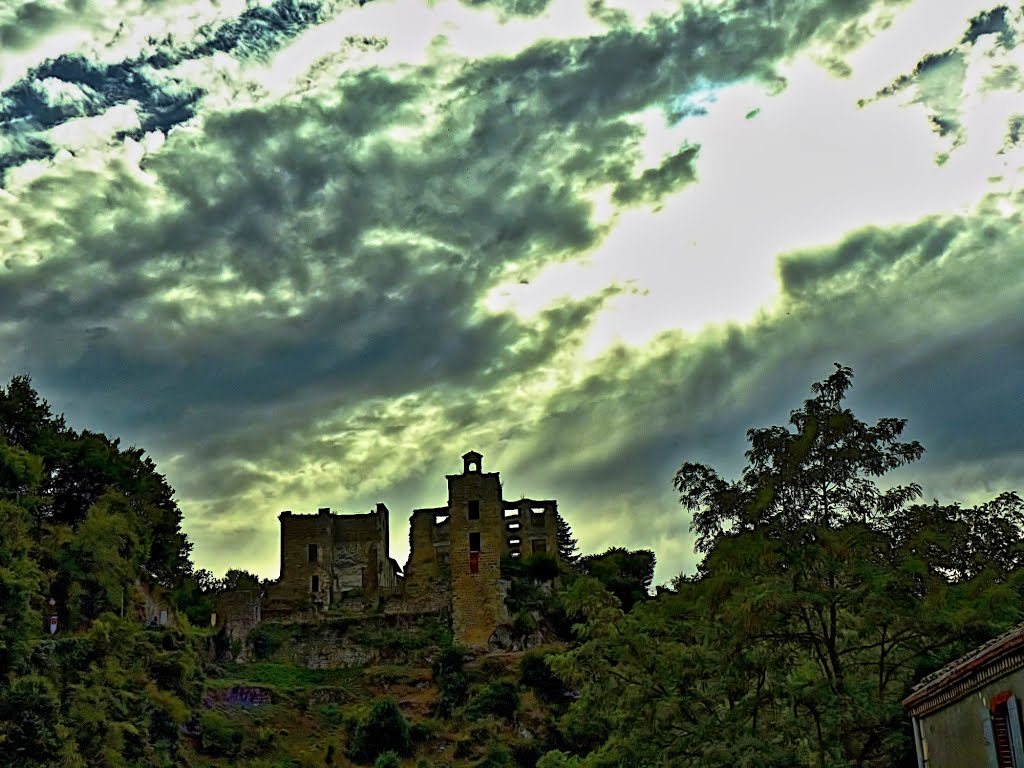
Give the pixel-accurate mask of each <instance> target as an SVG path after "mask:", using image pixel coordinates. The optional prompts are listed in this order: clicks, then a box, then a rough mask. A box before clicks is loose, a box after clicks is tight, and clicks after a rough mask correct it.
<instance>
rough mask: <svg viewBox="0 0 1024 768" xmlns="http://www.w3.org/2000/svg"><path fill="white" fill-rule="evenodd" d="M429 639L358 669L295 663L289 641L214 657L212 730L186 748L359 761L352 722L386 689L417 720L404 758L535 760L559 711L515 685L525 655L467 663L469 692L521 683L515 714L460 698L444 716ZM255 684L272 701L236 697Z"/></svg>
mask: <svg viewBox="0 0 1024 768" xmlns="http://www.w3.org/2000/svg"><path fill="white" fill-rule="evenodd" d="M278 631H279V632H283V630H281V629H280V628H278ZM302 631H304V632H308V631H309V630H308V628H307V629H305V630H302ZM424 637H425V638H426V640H425V642H426V643H427V645H426V646H425V647H421V648H417V649H415V650H414V651H413V650H410V649H409V648H400V647H391V648H385V649H384V650H383V652H382V653H381V656H382V662H381V663H380V664H375V665H372V666H365V667H358V668H342V669H306V668H303V667H298V666H294V665H292V664H290V663H287V662H282V661H281V660H279V659H281V658H287V656H288V649H287V647H284V648H281V649H280V650H279V651H278V652H277V653H275V654H274V656H273V657H272V658H273V660H270V661H260V662H254V663H250V664H237V663H227V664H220V665H217V666H216V667H215V668H213V669H212V670H211V671H212V672H213V673H214V674H215V675H217V676H216V677H211V679H210V680H209V683H208V686H207V706H206V708H205V709H204V712H203V714H202V715H201V720H202V723H203V725H204V726H206V728H207V730H208V733H207V734H206V735H205V736H199V735H196V736H195V737H194V738H193V739H192V740H191V748H190V750H189V753H188V754H187V756H186V757H187V759H188V761H189V763H190V765H191V766H193V767H194V768H200V767H203V768H213V767H214V766H217V767H220V766H240V767H241V768H306V767H307V766H309V767H312V766H318V767H319V766H332V765H333V766H353V765H356V763H353V762H352V761H350V760H349V759H348V758H347V756H346V751H347V739H348V735H349V733H350V725H351V723H352V722H353V721H354V720H355V719H356V718H358V717H359V716H360V715H361V714H363V713H365V712H366V710H367V709H368V707H369V706H370V704H372V702H373V701H375V700H376V699H378V698H385V697H386V698H390V699H392V700H394V701H395V702H397V704H398V705H399V707H400V709H401V710H402V713H403V714H404V715H405V717H406V718H407V719H408V721H409V724H410V726H411V728H412V735H413V741H414V750H415V751H414V754H413V755H412V756H410V757H408V758H405V759H403V761H402V765H403V766H408V767H409V768H414V767H415V768H425V766H430V767H431V768H433V767H435V766H459V767H461V766H481V767H482V768H498V767H499V766H503V765H507V766H516V765H529V766H533V765H534V764H535V762H536V759H537V756H538V755H539V754H540V753H542V752H543V751H544V750H543V742H544V738H545V735H546V734H548V733H550V731H551V729H552V727H553V714H552V713H551V712H550V711H549V710H548V708H547V707H545V706H544V705H542V704H541V703H539V702H538V701H537V699H536V698H535V697H534V696H533V694H532V693H531V692H530V691H529V690H528V689H527V688H525V687H523V686H522V685H519V676H520V675H519V663H520V659H521V657H522V655H523V654H521V653H508V654H491V655H487V656H483V657H479V658H476V659H472V660H469V661H467V664H466V673H467V676H468V679H469V683H470V688H469V694H470V698H472V696H473V694H474V693H476V692H478V691H480V690H482V689H483V688H485V687H486V686H488V685H489V684H494V683H496V682H507V683H511V684H513V685H516V686H517V688H518V691H519V705H518V707H517V709H516V712H515V714H514V715H513V716H512V717H511V718H498V717H493V716H484V717H475V718H474V717H473V713H472V711H470V712H469V713H468V714H467V708H466V707H464V706H463V707H457V708H456V709H455V710H454V711H453V712H452V714H451V716H450V717H448V718H442V717H439V716H438V711H439V708H438V703H439V698H440V694H439V691H438V688H437V686H436V685H435V683H434V680H433V677H432V674H431V670H430V665H429V660H430V658H431V657H432V656H433V654H434V652H435V651H436V649H437V646H436V645H435V644H434V643H433V642H432V641H433V640H434V639H435V638H434V637H432V636H428V635H425V636H424ZM286 645H287V644H285V646H286ZM391 645H393V644H391ZM253 689H256V692H257V697H258V698H264V697H266V694H269V700H270V703H261V704H256V705H252V704H251V703H250V702H238V701H232V694H233V693H234V694H235V696H234V698H235V699H237V698H239V696H238V692H239V691H241V692H242V698H244V697H246V695H251V693H252V691H253ZM261 692H263V693H261Z"/></svg>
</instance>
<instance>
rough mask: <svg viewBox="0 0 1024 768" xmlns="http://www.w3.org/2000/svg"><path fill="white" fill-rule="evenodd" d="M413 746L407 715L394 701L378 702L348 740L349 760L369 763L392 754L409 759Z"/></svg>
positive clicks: (358, 722) (383, 700) (361, 720)
mask: <svg viewBox="0 0 1024 768" xmlns="http://www.w3.org/2000/svg"><path fill="white" fill-rule="evenodd" d="M411 746H412V743H411V741H410V738H409V723H408V721H407V720H406V719H405V715H403V714H402V711H401V710H400V709H399V708H398V705H397V704H395V702H394V701H392V700H391V699H379V700H378V701H376V702H374V704H373V706H372V707H371V708H370V711H369V713H367V715H366V717H365V718H362V719H360V720H358V721H357V722H356V725H355V728H354V730H353V732H352V738H351V739H350V740H349V757H351V758H352V759H353V760H355V761H356V762H357V763H369V762H371V761H373V760H375V759H376V758H377V756H378V755H380V754H381V753H383V752H387V751H389V750H392V751H394V752H396V753H397V754H399V755H407V754H409V751H410V748H411Z"/></svg>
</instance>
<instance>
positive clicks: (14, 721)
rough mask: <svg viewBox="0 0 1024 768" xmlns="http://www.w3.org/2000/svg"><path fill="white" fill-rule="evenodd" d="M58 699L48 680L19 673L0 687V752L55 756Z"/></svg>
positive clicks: (13, 754) (57, 747)
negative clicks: (7, 684)
mask: <svg viewBox="0 0 1024 768" xmlns="http://www.w3.org/2000/svg"><path fill="white" fill-rule="evenodd" d="M59 722H60V699H59V698H58V697H57V693H56V691H55V690H54V688H53V685H51V684H50V681H49V680H47V679H45V678H43V677H38V676H35V675H31V676H28V677H21V678H18V679H17V680H15V682H14V683H12V684H11V685H10V687H9V688H7V690H6V691H4V690H3V689H0V737H3V738H0V743H3V747H4V754H5V755H10V756H12V757H15V758H16V757H17V756H18V755H25V756H34V757H36V758H39V759H40V760H41V761H42V760H51V759H56V758H57V756H58V755H59V753H60V747H61V736H60V734H59V732H58V729H57V725H58V723H59Z"/></svg>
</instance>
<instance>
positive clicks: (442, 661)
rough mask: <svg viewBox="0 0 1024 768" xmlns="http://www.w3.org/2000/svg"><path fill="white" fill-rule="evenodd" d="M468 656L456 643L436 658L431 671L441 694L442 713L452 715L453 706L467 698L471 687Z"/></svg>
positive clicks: (447, 647) (446, 647)
mask: <svg viewBox="0 0 1024 768" xmlns="http://www.w3.org/2000/svg"><path fill="white" fill-rule="evenodd" d="M465 661H466V656H465V654H464V653H463V651H462V650H461V649H459V648H457V647H456V646H454V645H449V646H445V647H444V648H442V649H441V652H440V653H439V654H438V655H437V658H436V659H434V663H433V664H432V665H431V671H432V672H433V675H434V683H435V684H436V685H437V689H438V691H439V692H440V694H441V701H440V710H441V714H442V715H445V716H447V715H450V714H451V711H452V709H453V708H455V707H457V706H458V705H460V704H461V703H462V702H464V701H465V700H466V690H467V688H468V687H469V683H468V680H467V678H466V670H465Z"/></svg>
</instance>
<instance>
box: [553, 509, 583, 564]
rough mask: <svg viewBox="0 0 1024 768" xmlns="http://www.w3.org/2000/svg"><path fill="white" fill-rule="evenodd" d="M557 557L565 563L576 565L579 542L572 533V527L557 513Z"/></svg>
mask: <svg viewBox="0 0 1024 768" xmlns="http://www.w3.org/2000/svg"><path fill="white" fill-rule="evenodd" d="M557 536H558V557H559V558H560V559H561V561H562V562H563V563H566V564H567V565H576V563H577V562H578V561H579V559H580V548H579V543H578V542H577V541H576V537H575V536H573V535H572V527H571V526H570V525H569V523H568V522H566V519H565V518H564V517H562V516H561V515H558V534H557Z"/></svg>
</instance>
